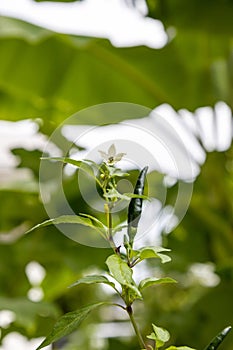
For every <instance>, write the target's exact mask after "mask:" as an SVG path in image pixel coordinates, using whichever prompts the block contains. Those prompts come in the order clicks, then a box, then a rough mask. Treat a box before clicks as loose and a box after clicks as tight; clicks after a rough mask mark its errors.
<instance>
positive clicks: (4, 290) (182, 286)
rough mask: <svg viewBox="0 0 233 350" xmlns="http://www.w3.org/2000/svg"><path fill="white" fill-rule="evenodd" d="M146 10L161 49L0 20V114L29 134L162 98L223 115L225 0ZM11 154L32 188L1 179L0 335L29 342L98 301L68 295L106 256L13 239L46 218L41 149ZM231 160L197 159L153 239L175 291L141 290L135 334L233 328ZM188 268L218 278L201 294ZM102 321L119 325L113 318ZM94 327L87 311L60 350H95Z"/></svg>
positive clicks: (227, 91)
mask: <svg viewBox="0 0 233 350" xmlns="http://www.w3.org/2000/svg"><path fill="white" fill-rule="evenodd" d="M67 2H68V1H67ZM135 3H136V2H135ZM147 3H148V6H149V14H148V15H149V16H150V17H152V18H158V19H160V20H161V21H162V22H163V23H164V25H165V28H166V29H167V31H168V34H169V35H170V37H171V40H170V42H169V43H168V44H167V45H166V46H165V47H164V48H162V49H160V50H155V49H151V48H148V47H132V48H115V47H113V46H112V45H111V44H110V43H109V42H108V41H107V40H103V39H93V38H84V37H76V36H68V35H61V34H56V33H53V32H51V31H49V30H46V29H44V28H39V27H36V26H33V25H31V24H28V23H25V22H23V21H20V20H16V19H10V18H6V17H1V18H0V52H1V54H0V118H1V119H2V120H10V121H17V120H22V119H27V118H31V119H33V120H37V121H38V118H39V120H42V121H43V122H42V123H41V126H40V131H41V132H42V133H44V134H46V135H49V134H51V132H52V131H53V130H54V129H56V127H57V126H58V125H59V124H60V123H61V122H62V121H63V120H65V119H66V118H67V117H68V116H70V114H72V113H74V112H76V111H78V110H81V109H82V108H85V107H88V106H90V105H94V104H99V103H104V102H112V101H121V102H123V101H125V102H132V103H138V104H142V105H145V106H148V107H150V108H154V107H156V106H157V105H159V104H161V103H163V102H166V103H169V104H170V105H172V106H173V108H175V109H176V110H177V109H179V108H187V109H189V110H195V109H196V108H198V107H200V106H204V105H212V106H213V105H214V103H215V102H217V101H219V100H223V101H225V102H226V103H227V104H228V105H229V106H231V108H233V44H232V43H233V41H232V31H233V27H232V15H233V4H232V1H230V0H225V1H211V2H210V1H200V0H198V1H196V0H192V1H188V2H187V1H182V0H176V1H171V0H170V1H168V0H167V1H165V0H157V1H150V0H147ZM174 34H175V36H174V38H173V35H174ZM85 122H86V120H80V123H81V124H83V123H85ZM96 123H102V124H104V123H111V118H110V117H109V116H104V117H103V118H102V120H101V119H99V120H98V121H97V122H96ZM93 124H94V121H93ZM12 152H13V154H14V155H17V157H19V159H21V161H20V162H19V165H18V169H15V171H18V170H20V169H19V168H21V169H29V171H30V174H31V178H32V180H31V182H32V183H31V184H30V188H29V186H25V184H24V186H23V185H22V183H21V182H18V183H15V182H14V183H12V184H11V183H10V182H9V183H8V186H7V188H2V187H1V190H0V203H1V206H0V218H1V220H0V309H8V310H12V311H14V312H15V314H16V320H15V321H14V322H13V323H12V324H10V325H9V327H8V328H5V329H3V331H2V335H3V336H4V335H5V334H7V333H9V332H12V331H14V330H18V331H20V332H21V333H22V334H25V335H26V336H27V337H29V338H30V337H37V336H42V335H46V334H47V333H48V329H49V328H51V327H52V325H53V323H54V320H55V319H56V318H57V315H59V314H61V313H63V312H65V311H71V310H73V309H77V308H78V307H81V306H83V305H85V304H87V303H91V302H95V301H96V300H99V301H102V300H104V299H106V298H108V297H109V295H108V294H107V295H106V293H105V291H104V290H102V289H101V288H97V289H95V288H92V287H87V286H86V287H83V286H80V287H79V288H75V289H72V290H71V289H67V286H68V285H69V284H71V283H72V282H74V281H75V280H77V278H79V277H81V276H82V275H83V274H84V272H88V271H92V270H96V269H97V270H98V269H100V270H104V269H105V264H104V261H105V259H106V257H107V255H108V254H109V250H107V249H96V248H90V247H86V246H82V245H79V244H77V243H75V242H74V241H72V240H70V239H68V238H66V237H65V236H64V235H62V234H61V233H60V232H59V231H58V230H57V229H56V228H55V227H49V228H43V229H41V230H39V231H37V232H35V233H33V234H29V235H24V232H25V231H26V229H27V228H28V227H31V226H33V225H35V224H37V223H38V222H41V221H43V220H45V219H46V218H47V214H46V212H45V210H44V208H43V205H42V203H41V200H40V196H39V192H38V178H39V173H38V172H39V157H40V154H41V153H40V151H37V150H35V151H28V150H25V149H20V148H17V149H14V150H12ZM232 164H233V148H232V147H231V148H230V149H229V150H228V151H227V152H222V153H217V152H213V153H210V154H208V156H207V160H206V162H205V164H204V166H203V168H202V171H201V173H200V175H199V177H198V178H197V180H196V182H195V185H194V192H193V196H192V201H191V204H190V208H189V210H188V212H187V214H186V216H185V218H184V220H183V221H182V223H181V224H180V225H179V226H178V227H177V228H176V229H175V230H174V231H173V232H172V233H170V234H169V235H168V234H165V233H164V234H163V241H164V245H165V246H168V247H169V248H171V249H172V258H173V260H172V263H169V264H167V265H166V266H164V267H163V269H164V270H163V271H162V272H163V273H164V274H169V275H170V276H171V277H174V278H176V279H177V280H178V281H179V284H177V285H175V286H173V285H172V286H161V287H159V288H156V287H153V288H152V289H150V290H147V291H146V292H145V293H144V295H145V307H144V308H143V306H142V305H141V303H140V302H138V310H137V311H138V315H139V316H138V317H139V322H140V324H141V327H142V328H144V334H148V333H150V328H149V327H150V322H156V323H157V324H159V325H163V326H165V327H167V328H168V329H169V330H170V331H171V334H172V336H173V339H172V342H173V343H176V344H177V345H180V344H185V343H186V344H189V345H190V346H192V347H194V348H203V347H204V345H206V344H207V343H208V342H209V340H210V339H211V338H212V337H213V336H214V335H215V334H216V333H218V331H220V330H221V329H223V328H224V327H225V326H226V325H228V324H233V316H232V307H233V304H232V294H233V236H232V235H233V219H232V218H233V216H232V213H233V201H232V198H233V182H232V175H233V174H232V171H233V170H232V169H233V166H232ZM0 176H1V170H0ZM162 180H163V177H162V175H161V177H157V176H155V186H159V189H160V190H161V181H162ZM75 181H76V177H75V175H74V176H71V177H70V178H67V179H66V182H65V184H64V186H65V192H66V196H67V198H68V200H69V202H70V203H71V205H72V207H73V208H74V209H75V210H77V211H79V210H80V209H79V208H82V211H85V210H88V208H87V207H85V203H84V201H83V200H82V199H81V197H80V193H79V192H77V193H75V191H74V186H75V188H76V185H75ZM161 193H162V194H163V191H162V190H161ZM162 194H161V195H162ZM22 225H23V226H22ZM6 237H8V238H9V239H6ZM31 261H37V262H39V263H40V264H41V265H42V266H43V267H44V268H45V269H46V272H47V274H46V277H45V279H44V280H43V282H42V288H43V291H44V300H43V301H42V302H37V303H34V302H31V301H29V300H28V298H27V293H28V291H29V289H30V288H31V285H30V283H29V281H28V279H27V277H26V274H25V267H26V265H27V264H28V263H29V262H31ZM196 263H201V264H206V263H212V264H213V265H211V266H213V268H214V272H215V274H216V275H217V276H218V277H219V278H220V279H221V280H220V283H219V284H218V285H216V286H212V287H210V286H207V285H205V284H201V283H200V282H199V281H198V280H195V278H194V277H193V276H192V274H191V272H190V271H191V270H190V269H191V267H192V266H193V264H196ZM150 267H151V268H154V269H155V271H157V270H156V269H158V266H157V265H155V266H154V265H152V266H150ZM190 276H191V277H192V278H191V277H190ZM140 315H141V317H140ZM110 319H111V320H113V321H114V320H116V322H119V319H118V318H117V317H116V315H115V314H114V312H113V311H112V314H111V317H110ZM98 321H101V322H108V320H106V315H103V314H101V313H100V314H98V313H96V314H94V315H93V317H92V318H91V320H90V319H89V320H87V321H85V323H84V325H83V326H82V328H81V330H80V331H79V332H77V334H74V335H73V336H72V337H71V340H70V343H68V344H67V345H65V347H64V349H66V350H75V349H77V348H84V347H85V349H87V350H92V349H94V345H95V344H94V345H93V342H92V343H91V342H90V339H89V334H88V333H89V330H90V329H92V328H91V327H93V325H92V324H91V323H95V322H98ZM85 327H86V328H85ZM232 339H233V338H232V335H230V336H229V337H228V338H227V339H226V340H225V341H224V346H223V348H224V349H225V350H231V349H232V343H233V340H232ZM75 344H76V345H75ZM108 348H111V349H112V350H114V349H119V348H120V349H128V350H130V349H132V350H133V349H135V348H136V344H135V342H134V339H132V341H131V340H128V339H127V340H125V339H124V338H121V337H119V338H117V339H114V338H110V339H109V346H108V343H103V349H106V350H107V349H108Z"/></svg>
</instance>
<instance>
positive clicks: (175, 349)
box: [165, 345, 195, 350]
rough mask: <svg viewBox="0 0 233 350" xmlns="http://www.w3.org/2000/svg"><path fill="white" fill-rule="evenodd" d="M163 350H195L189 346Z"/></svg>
mask: <svg viewBox="0 0 233 350" xmlns="http://www.w3.org/2000/svg"><path fill="white" fill-rule="evenodd" d="M165 350H195V349H193V348H190V347H189V346H174V345H172V346H169V348H166V349H165Z"/></svg>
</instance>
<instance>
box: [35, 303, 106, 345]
mask: <svg viewBox="0 0 233 350" xmlns="http://www.w3.org/2000/svg"><path fill="white" fill-rule="evenodd" d="M103 304H106V303H104V302H102V303H96V304H92V305H88V306H86V307H84V308H82V309H79V310H76V311H72V312H68V313H67V314H65V315H63V316H62V317H61V318H60V319H59V320H58V321H57V322H56V323H55V325H54V327H53V330H52V332H51V333H50V334H49V335H48V336H47V337H46V339H45V340H44V341H43V342H42V343H41V345H40V346H39V347H38V348H37V349H36V350H39V349H42V348H44V347H45V346H47V345H49V344H51V343H53V342H55V341H57V340H58V339H60V338H63V337H64V336H66V335H68V334H70V333H72V332H73V331H74V330H76V329H77V328H78V327H79V325H80V323H81V322H82V321H83V320H84V319H85V318H86V317H87V316H88V314H89V313H90V312H91V311H92V310H94V309H96V308H97V307H99V306H101V305H103Z"/></svg>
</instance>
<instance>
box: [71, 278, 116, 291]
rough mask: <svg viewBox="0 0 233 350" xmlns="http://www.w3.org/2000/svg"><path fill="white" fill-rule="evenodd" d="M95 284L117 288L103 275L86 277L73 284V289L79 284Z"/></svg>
mask: <svg viewBox="0 0 233 350" xmlns="http://www.w3.org/2000/svg"><path fill="white" fill-rule="evenodd" d="M82 283H85V284H93V283H104V284H108V285H109V286H111V287H113V288H115V285H114V283H113V282H110V281H109V280H108V279H107V278H106V277H105V276H102V275H90V276H85V277H82V278H80V279H79V280H77V281H76V282H74V283H73V284H71V286H69V287H70V288H71V287H75V286H78V285H79V284H82Z"/></svg>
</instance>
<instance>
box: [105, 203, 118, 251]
mask: <svg viewBox="0 0 233 350" xmlns="http://www.w3.org/2000/svg"><path fill="white" fill-rule="evenodd" d="M104 209H105V213H106V216H107V228H108V237H107V238H108V241H109V243H110V246H111V247H112V249H113V250H114V252H117V247H116V245H115V243H114V240H113V236H112V213H111V204H110V203H105V204H104Z"/></svg>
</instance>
